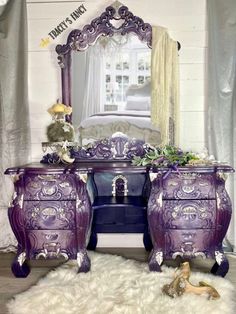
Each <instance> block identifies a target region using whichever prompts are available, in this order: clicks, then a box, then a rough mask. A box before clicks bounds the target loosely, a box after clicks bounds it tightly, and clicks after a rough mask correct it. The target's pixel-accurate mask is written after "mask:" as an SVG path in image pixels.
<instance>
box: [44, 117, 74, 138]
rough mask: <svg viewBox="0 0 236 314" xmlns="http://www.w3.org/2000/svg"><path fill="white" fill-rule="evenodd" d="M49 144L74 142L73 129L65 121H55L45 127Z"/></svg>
mask: <svg viewBox="0 0 236 314" xmlns="http://www.w3.org/2000/svg"><path fill="white" fill-rule="evenodd" d="M47 137H48V140H49V142H62V141H66V140H67V141H68V142H72V141H73V140H74V128H73V126H72V125H71V124H69V123H67V122H65V121H60V120H58V121H55V122H53V123H51V124H50V125H49V126H48V127H47Z"/></svg>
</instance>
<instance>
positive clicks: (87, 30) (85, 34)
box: [56, 6, 152, 68]
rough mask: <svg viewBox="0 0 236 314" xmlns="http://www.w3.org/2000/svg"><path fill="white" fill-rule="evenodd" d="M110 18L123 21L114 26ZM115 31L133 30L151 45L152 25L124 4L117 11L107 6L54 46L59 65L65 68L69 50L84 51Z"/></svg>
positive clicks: (126, 32) (126, 31)
mask: <svg viewBox="0 0 236 314" xmlns="http://www.w3.org/2000/svg"><path fill="white" fill-rule="evenodd" d="M112 20H115V21H123V23H122V25H120V26H119V27H116V26H115V25H113V24H112ZM117 32H119V33H121V34H122V35H125V34H128V33H131V32H133V33H135V34H136V35H137V36H138V37H139V39H140V40H142V41H145V42H147V45H148V46H149V47H151V39H152V27H151V25H150V24H148V23H144V22H143V20H142V19H141V18H139V17H137V16H135V15H133V13H131V12H130V11H129V9H128V8H127V7H126V6H121V7H120V8H119V9H118V11H116V9H115V8H114V7H112V6H109V7H107V8H106V10H105V12H103V13H102V14H101V15H100V16H99V17H97V18H95V19H94V20H92V22H91V23H90V24H87V25H85V26H84V27H83V29H82V30H79V29H75V30H73V31H72V32H71V33H70V34H69V36H68V38H67V42H66V44H65V45H57V46H56V52H57V53H58V61H59V65H60V67H62V68H65V66H66V64H67V63H68V60H67V62H66V60H65V56H66V55H69V54H70V52H71V50H76V51H84V50H86V49H87V48H88V47H89V46H92V45H94V44H95V42H96V40H97V39H98V38H99V37H100V36H102V35H104V36H109V37H111V36H113V35H114V34H115V33H117Z"/></svg>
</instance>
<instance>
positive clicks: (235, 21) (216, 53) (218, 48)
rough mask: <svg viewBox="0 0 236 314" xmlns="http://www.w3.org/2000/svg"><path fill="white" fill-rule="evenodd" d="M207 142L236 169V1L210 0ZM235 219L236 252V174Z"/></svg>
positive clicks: (234, 178)
mask: <svg viewBox="0 0 236 314" xmlns="http://www.w3.org/2000/svg"><path fill="white" fill-rule="evenodd" d="M207 17H208V34H209V35H208V62H207V64H208V78H207V103H206V105H207V107H206V110H207V120H206V126H207V128H206V129H207V141H208V147H209V151H210V153H213V154H214V155H215V157H216V158H217V159H218V160H220V161H225V162H227V163H228V164H229V165H231V166H233V167H234V168H236V1H235V0H224V1H222V0H207ZM227 186H228V191H229V194H230V196H231V200H232V202H233V216H232V220H231V224H230V227H229V232H228V234H227V238H226V243H227V244H228V247H229V249H233V250H234V251H235V250H236V248H235V245H236V212H235V209H236V175H230V177H229V178H228V181H227Z"/></svg>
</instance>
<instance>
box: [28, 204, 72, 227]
mask: <svg viewBox="0 0 236 314" xmlns="http://www.w3.org/2000/svg"><path fill="white" fill-rule="evenodd" d="M75 206H76V202H75V201H25V202H24V205H23V210H24V217H25V224H26V228H27V229H52V230H54V229H75Z"/></svg>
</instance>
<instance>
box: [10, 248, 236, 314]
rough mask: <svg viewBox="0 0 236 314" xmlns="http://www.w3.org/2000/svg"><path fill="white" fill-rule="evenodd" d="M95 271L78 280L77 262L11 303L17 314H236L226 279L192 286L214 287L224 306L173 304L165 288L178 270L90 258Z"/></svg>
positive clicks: (208, 278) (195, 276) (203, 300)
mask: <svg viewBox="0 0 236 314" xmlns="http://www.w3.org/2000/svg"><path fill="white" fill-rule="evenodd" d="M89 256H90V258H91V262H92V269H91V271H90V272H88V273H87V274H84V273H80V274H77V265H76V263H75V261H69V262H67V263H66V264H64V265H62V266H60V267H58V268H57V269H55V270H53V271H51V272H50V273H49V274H48V275H47V276H46V277H45V278H43V279H41V280H40V281H39V282H38V283H37V284H36V285H35V286H33V287H31V288H30V289H29V290H28V291H26V292H23V293H21V294H19V295H17V296H16V297H15V298H14V299H13V300H11V301H10V302H9V303H8V309H9V311H10V313H12V314H36V313H37V314H45V313H46V314H78V313H79V314H118V313H120V314H154V313H155V314H157V313H158V314H162V313H163V314H168V313H171V314H172V313H175V314H185V313H186V314H194V313H196V314H203V313H204V314H206V313H207V314H211V313H212V314H213V313H214V314H218V313H220V314H222V313H224V314H232V313H235V308H236V307H235V304H234V303H233V298H234V294H235V291H234V287H233V285H232V284H231V283H230V282H229V281H228V280H226V279H223V278H220V277H216V276H213V275H209V274H203V273H196V272H194V273H192V275H191V282H192V283H193V284H198V282H199V281H205V282H208V283H209V284H210V285H213V286H214V287H215V288H216V289H217V290H218V292H219V293H220V295H221V298H220V299H219V300H208V299H207V297H206V296H196V295H193V294H185V295H183V296H181V297H179V298H176V299H171V298H170V297H168V296H166V295H163V294H162V292H161V288H162V286H163V285H164V284H166V283H170V281H171V280H172V279H173V273H174V269H173V268H168V267H165V266H162V270H163V272H162V273H155V272H150V271H149V270H148V265H147V263H141V262H137V261H134V260H127V259H125V258H122V257H120V256H115V255H108V254H101V253H100V254H99V253H93V252H90V253H89Z"/></svg>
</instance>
